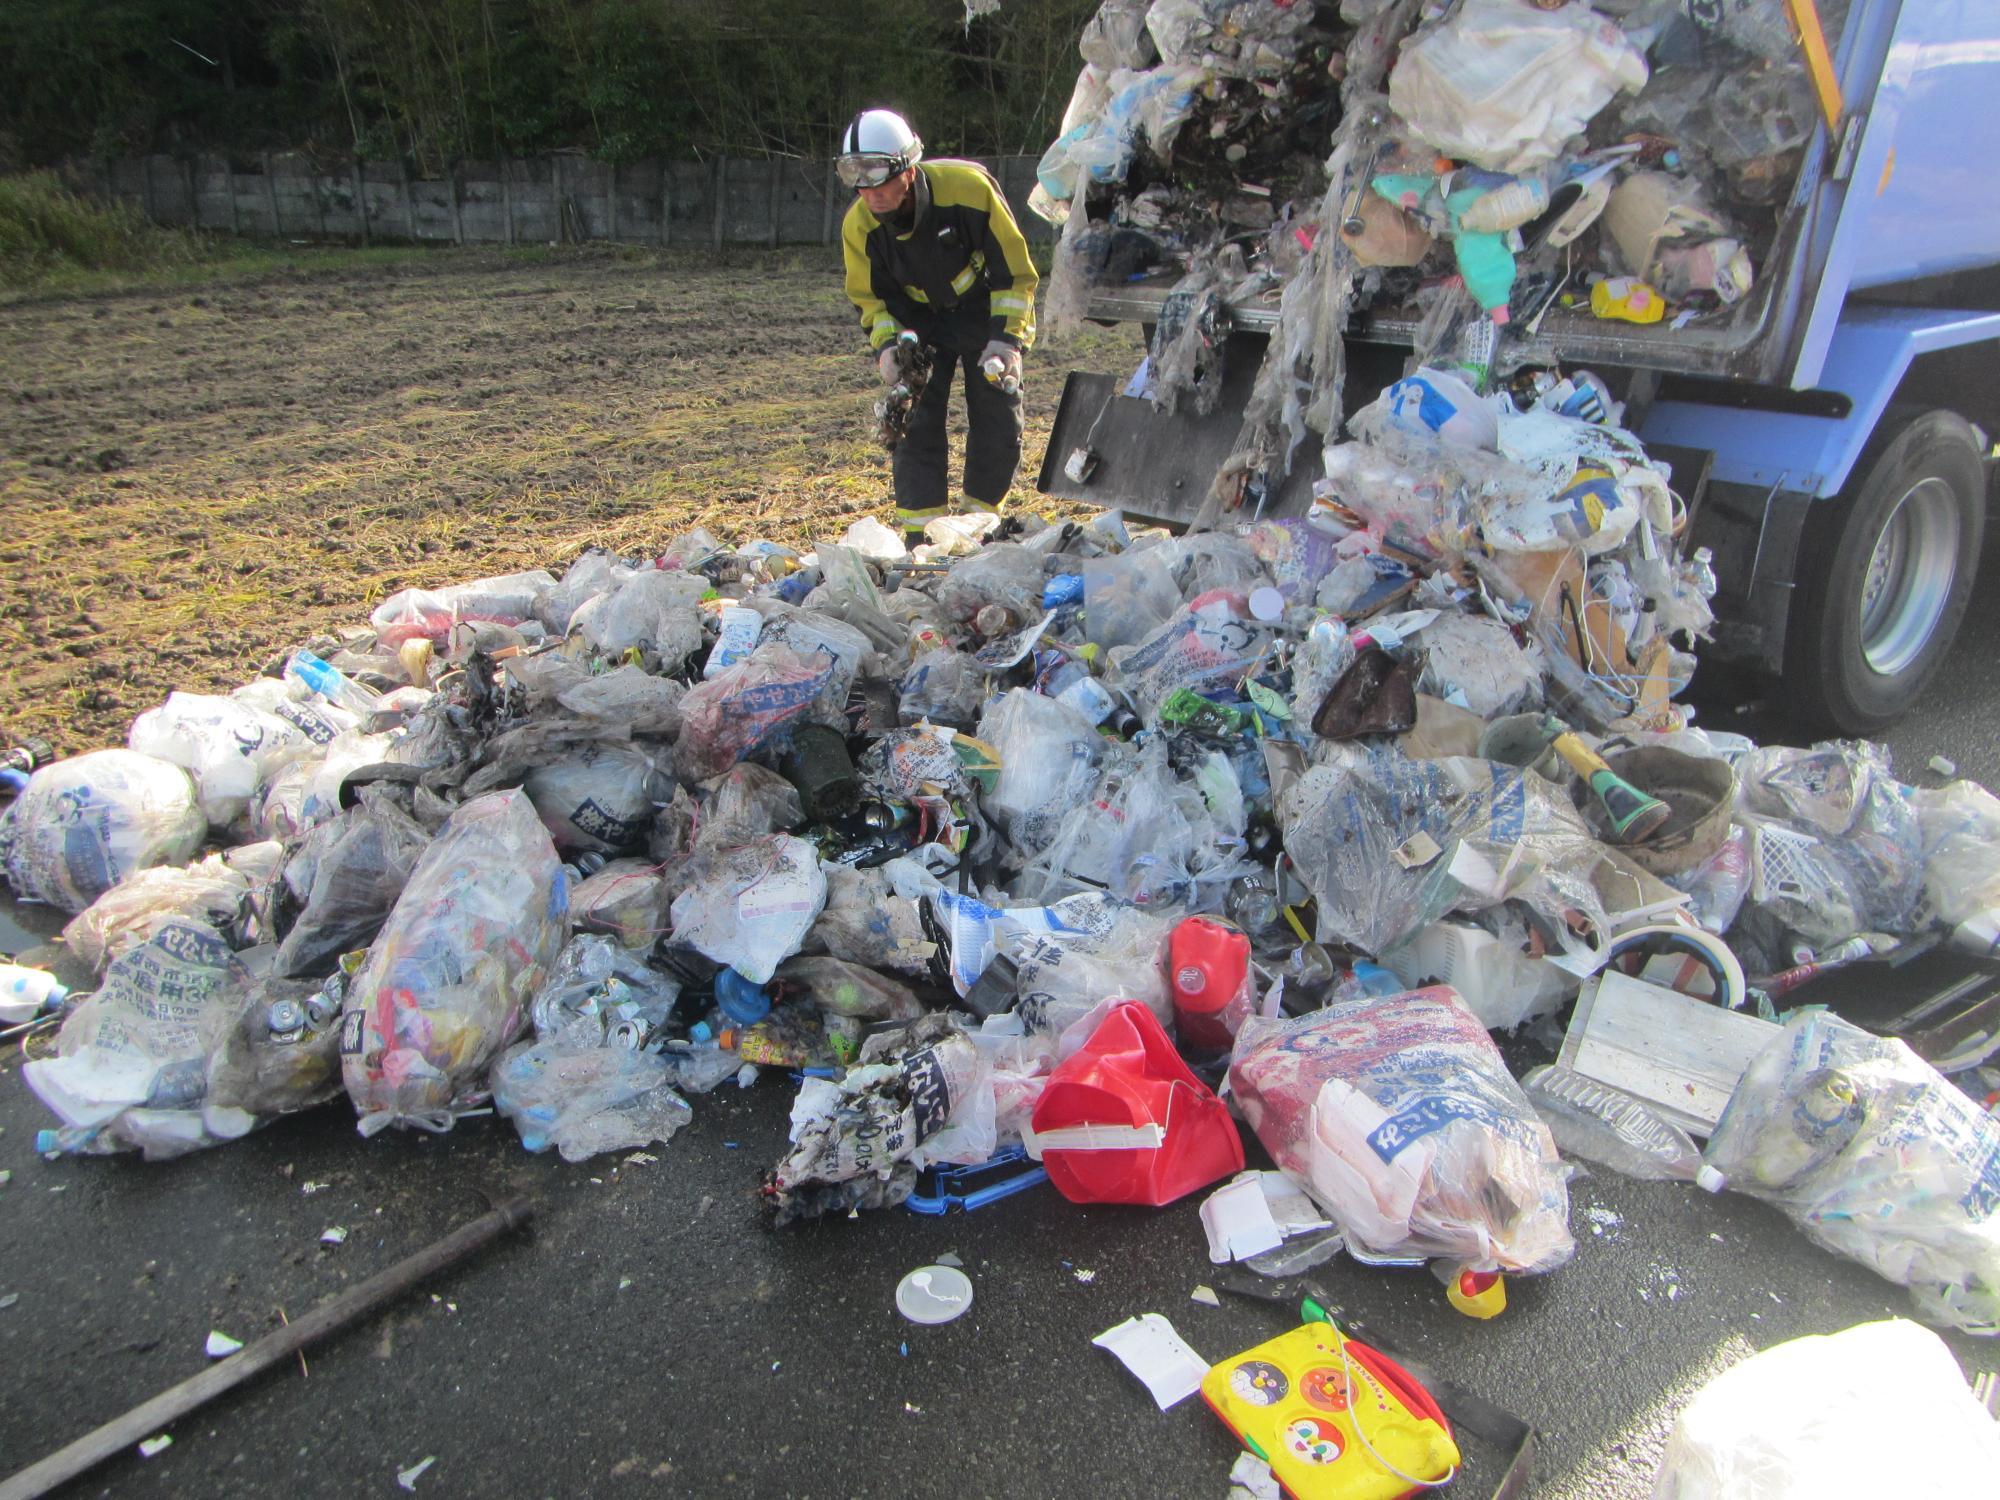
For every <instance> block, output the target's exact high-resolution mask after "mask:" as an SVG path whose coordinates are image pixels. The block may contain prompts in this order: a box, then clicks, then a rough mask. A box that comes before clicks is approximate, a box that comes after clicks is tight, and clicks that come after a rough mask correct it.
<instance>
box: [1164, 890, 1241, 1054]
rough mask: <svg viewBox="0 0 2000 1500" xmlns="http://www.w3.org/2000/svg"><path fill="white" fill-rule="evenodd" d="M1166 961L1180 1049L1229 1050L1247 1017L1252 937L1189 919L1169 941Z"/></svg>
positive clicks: (1209, 921) (1220, 924)
mask: <svg viewBox="0 0 2000 1500" xmlns="http://www.w3.org/2000/svg"><path fill="white" fill-rule="evenodd" d="M1167 963H1168V973H1167V977H1168V982H1169V987H1170V988H1171V989H1172V991H1173V997H1174V1020H1175V1022H1176V1023H1177V1024H1178V1026H1179V1028H1180V1038H1181V1043H1182V1045H1184V1046H1188V1047H1193V1048H1199V1049H1206V1048H1211V1047H1227V1046H1228V1045H1229V1043H1230V1041H1231V1039H1233V1038H1234V1037H1235V1035H1236V1031H1237V1028H1238V1027H1240V1026H1241V1025H1242V1024H1243V1018H1244V1016H1246V1015H1248V1014H1249V1009H1250V1007H1249V1003H1248V990H1249V978H1250V939H1249V938H1248V937H1247V936H1246V935H1245V934H1244V933H1243V932H1242V931H1240V930H1239V929H1237V928H1235V927H1231V926H1230V925H1229V924H1228V923H1226V922H1218V921H1216V920H1215V919H1214V918H1213V917H1189V918H1187V919H1186V920H1185V921H1184V922H1182V923H1181V924H1180V925H1179V926H1178V927H1176V928H1175V929H1174V930H1173V935H1172V936H1171V937H1169V938H1168V939H1167ZM1239 995H1242V996H1244V997H1245V998H1244V1003H1243V1004H1242V1005H1240V1006H1238V1007H1236V1008H1235V1009H1234V1011H1233V1012H1232V1011H1231V1007H1230V1002H1231V1001H1232V1000H1235V999H1236V998H1237V997H1238V996H1239Z"/></svg>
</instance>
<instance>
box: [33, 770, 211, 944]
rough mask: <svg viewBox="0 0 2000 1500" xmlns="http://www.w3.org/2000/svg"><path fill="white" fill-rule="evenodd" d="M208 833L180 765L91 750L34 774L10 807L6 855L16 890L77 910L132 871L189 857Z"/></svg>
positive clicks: (188, 858) (67, 910) (178, 863)
mask: <svg viewBox="0 0 2000 1500" xmlns="http://www.w3.org/2000/svg"><path fill="white" fill-rule="evenodd" d="M207 833H208V819H207V818H205V817H203V816H202V814H201V809H200V808H199V807H197V806H196V805H195V791H194V782H193V781H191V780H190V779H189V777H188V774H187V772H185V771H183V770H182V769H181V768H180V767H179V766H175V765H169V764H168V763H167V762H166V761H163V760H156V759H155V758H154V757H152V756H150V755H141V754H139V753H138V752H137V751H133V750H94V751H92V752H91V753H90V754H88V755H79V756H77V757H76V758H75V759H74V760H59V761H57V762H55V763H54V764H53V765H48V766H44V767H42V769H41V770H39V771H37V772H35V774H34V775H32V776H30V777H29V778H28V785H27V787H26V789H25V790H24V791H22V793H21V794H20V796H18V797H16V798H15V799H14V801H13V803H12V804H11V805H10V806H9V808H8V810H7V814H6V819H5V832H4V835H0V845H4V855H3V856H0V859H3V860H4V865H5V869H6V875H7V883H8V884H9V885H11V886H13V888H14V890H15V892H16V893H17V894H19V895H21V896H25V897H27V898H28V899H29V900H31V901H46V902H48V903H49V904H50V905H51V906H59V907H61V908H62V909H63V910H64V911H66V912H70V913H72V914H74V913H76V912H80V911H82V910H83V909H84V908H85V907H86V906H88V905H90V903H91V902H93V901H95V900H96V899H97V898H98V897H99V896H101V895H103V894H104V893H105V892H106V891H108V890H110V889H111V887H112V886H114V885H116V884H117V883H118V882H119V881H121V880H123V879H124V878H125V877H126V876H127V875H130V874H131V873H132V872H133V871H135V870H143V869H146V868H148V867H149V866H152V865H182V864H186V863H187V862H188V860H190V859H192V858H193V857H194V852H195V850H197V849H199V848H200V847H201V841H202V839H203V837H204V836H205V835H206V834H207Z"/></svg>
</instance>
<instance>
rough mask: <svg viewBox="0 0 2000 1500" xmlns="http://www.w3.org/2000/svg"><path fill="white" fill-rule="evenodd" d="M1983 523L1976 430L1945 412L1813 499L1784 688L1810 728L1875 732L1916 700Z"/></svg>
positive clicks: (1961, 593) (1950, 623) (1945, 633)
mask: <svg viewBox="0 0 2000 1500" xmlns="http://www.w3.org/2000/svg"><path fill="white" fill-rule="evenodd" d="M1822 512H1823V518H1822ZM1985 523H1986V469H1985V464H1984V462H1983V456H1982V445H1981V442H1980V438H1979V433H1978V430H1977V429H1976V428H1974V427H1973V425H1972V424H1971V423H1970V422H1967V421H1966V420H1965V419H1964V418H1963V417H1961V416H1959V415H1958V414H1957V413H1955V412H1948V411H1932V412H1926V413H1924V414H1923V415H1922V416H1920V417H1918V418H1916V419H1915V420H1914V421H1912V422H1911V423H1909V425H1908V426H1906V427H1904V428H1903V430H1902V431H1901V432H1899V433H1897V434H1896V436H1895V437H1894V438H1893V439H1892V440H1891V441H1890V442H1889V444H1888V446H1887V447H1886V448H1884V449H1882V450H1881V452H1880V454H1879V455H1878V456H1877V457H1876V459H1875V462H1874V463H1873V465H1871V466H1870V468H1869V469H1868V472H1867V474H1866V476H1865V477H1864V478H1862V479H1861V480H1860V481H1859V483H1855V482H1852V481H1850V483H1849V485H1848V487H1847V490H1846V491H1845V492H1844V493H1843V494H1842V495H1841V496H1840V497H1839V498H1838V499H1836V500H1833V501H1831V502H1829V503H1827V504H1826V505H1825V506H1823V507H1816V508H1815V513H1814V515H1813V517H1812V518H1811V520H1809V522H1808V529H1807V533H1806V537H1805V546H1804V549H1803V553H1802V556H1801V557H1800V566H1799V574H1798V577H1799V586H1798V590H1797V592H1796V594H1795V595H1794V598H1793V604H1792V616H1791V620H1790V622H1789V625H1788V628H1787V630H1786V638H1787V646H1786V652H1785V696H1786V698H1787V700H1788V701H1789V702H1790V704H1791V706H1792V708H1793V709H1794V711H1795V712H1796V713H1797V714H1798V715H1799V716H1800V717H1802V718H1803V719H1805V720H1806V721H1808V723H1809V725H1810V727H1811V728H1813V729H1815V730H1836V731H1838V732H1840V733H1843V734H1852V735H1868V734H1876V733H1879V732H1880V731H1882V730H1884V729H1886V728H1888V727H1889V726H1890V725H1891V724H1893V723H1895V722H1896V721H1897V720H1898V719H1900V718H1901V717H1902V716H1903V715H1904V714H1905V713H1907V712H1908V711H1909V709H1910V706H1911V705H1912V704H1914V703H1915V702H1916V701H1917V698H1918V696H1919V695H1920V694H1922V692H1923V690H1924V688H1925V686H1926V685H1928V684H1929V682H1930V680H1931V678H1932V677H1933V676H1934V675H1935V674H1936V672H1937V669H1938V668H1939V666H1941V665H1942V664H1943V662H1944V658H1945V655H1946V653H1947V652H1949V651H1950V650H1951V643H1952V638H1953V637H1954V636H1955V635H1957V633H1958V625H1959V621H1960V619H1961V618H1963V616H1964V614H1965V607H1966V604H1967V602H1968V601H1969V600H1970V599H1971V597H1972V583H1973V575H1974V573H1975V571H1976V570H1977V567H1978V562H1979V545H1980V540H1981V537H1982V535H1983V533H1984V531H1985Z"/></svg>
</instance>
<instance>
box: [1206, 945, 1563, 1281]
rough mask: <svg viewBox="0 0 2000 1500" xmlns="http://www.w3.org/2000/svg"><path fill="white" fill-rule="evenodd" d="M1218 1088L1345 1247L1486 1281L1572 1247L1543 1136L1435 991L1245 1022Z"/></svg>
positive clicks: (1451, 1003) (1462, 1018)
mask: <svg viewBox="0 0 2000 1500" xmlns="http://www.w3.org/2000/svg"><path fill="white" fill-rule="evenodd" d="M1229 1088H1230V1092H1231V1094H1232V1096H1233V1097H1234V1098H1235V1100H1236V1103H1237V1106H1238V1108H1239V1109H1241V1111H1242V1113H1243V1118H1244V1119H1245V1120H1247V1121H1248V1122H1249V1123H1250V1127H1251V1128H1252V1129H1253V1130H1255V1131H1256V1132H1257V1137H1258V1139H1259V1140H1261V1141H1262V1142H1263V1143H1264V1147H1265V1149H1266V1150H1268V1151H1269V1152H1270V1153H1271V1157H1272V1160H1274V1161H1276V1162H1277V1164H1278V1165H1279V1166H1280V1167H1282V1168H1283V1169H1284V1170H1285V1171H1287V1172H1289V1173H1291V1174H1292V1176H1293V1177H1295V1178H1297V1179H1298V1180H1299V1181H1301V1182H1303V1183H1304V1184H1305V1185H1306V1187H1307V1189H1308V1190H1309V1191H1310V1192H1311V1193H1312V1195H1313V1197H1314V1198H1315V1199H1317V1200H1318V1202H1319V1203H1320V1204H1321V1206H1322V1207H1324V1208H1325V1209H1326V1210H1327V1212H1328V1213H1329V1214H1330V1215H1331V1216H1332V1217H1333V1219H1334V1220H1335V1222H1337V1223H1338V1224H1339V1225H1340V1227H1341V1229H1342V1230H1343V1231H1344V1232H1345V1233H1346V1235H1347V1237H1348V1239H1349V1240H1350V1241H1351V1242H1357V1243H1359V1244H1362V1245H1364V1246H1366V1247H1368V1248H1369V1249H1371V1250H1374V1251H1377V1252H1379V1253H1382V1254H1409V1255H1424V1256H1442V1257H1446V1258H1448V1259H1450V1260H1452V1261H1453V1262H1455V1263H1459V1264H1463V1265H1465V1266H1467V1267H1469V1268H1471V1269H1474V1270H1488V1271H1490V1270H1500V1271H1514V1272H1535V1271H1552V1270H1554V1269H1555V1268H1556V1267H1557V1266H1560V1265H1562V1264H1563V1263H1564V1262H1565V1261H1567V1260H1568V1259H1569V1258H1570V1256H1571V1255H1572V1254H1573V1253H1574V1252H1575V1249H1576V1243H1575V1241H1573V1240H1572V1239H1571V1238H1570V1234H1569V1188H1568V1186H1567V1183H1566V1180H1565V1174H1564V1169H1563V1165H1562V1159H1561V1157H1559V1156H1558V1155H1557V1154H1556V1145H1555V1141H1554V1139H1553V1138H1552V1137H1551V1136H1550V1135H1549V1131H1548V1127H1547V1126H1545V1125H1544V1124H1542V1122H1541V1120H1540V1119H1539V1118H1538V1117H1537V1116H1536V1114H1535V1111H1534V1109H1533V1107H1532V1106H1531V1105H1530V1104H1529V1103H1528V1100H1527V1097H1526V1096H1525V1095H1524V1094H1522V1092H1521V1089H1520V1086H1519V1085H1518V1084H1516V1083H1515V1082H1514V1079H1513V1077H1512V1075H1511V1074H1509V1073H1508V1071H1507V1065H1506V1063H1505V1062H1504V1061H1502V1059H1501V1057H1500V1052H1499V1049H1498V1048H1497V1047H1495V1046H1494V1045H1493V1039H1492V1038H1491V1037H1489V1036H1488V1035H1487V1034H1486V1028H1485V1027H1483V1026H1481V1025H1480V1024H1479V1019H1478V1017H1476V1016H1474V1015H1473V1014H1472V1012H1471V1011H1469V1010H1467V1009H1466V1007H1465V1005H1464V1003H1463V1002H1462V1001H1461V1000H1460V999H1459V998H1458V996H1457V995H1456V994H1455V993H1454V992H1453V991H1452V990H1451V989H1450V988H1449V987H1448V986H1444V985H1439V986H1437V987H1435V988H1432V989H1427V990H1414V991H1411V992H1410V993H1408V994H1402V995H1390V996H1387V997H1385V998H1381V999H1366V1000H1354V1001H1349V1002H1347V1003H1345V1004H1337V1005H1333V1006H1329V1007H1328V1008H1327V1009H1325V1010H1322V1011H1318V1012H1316V1013H1314V1014H1311V1015H1307V1016H1302V1017H1300V1018H1298V1019H1297V1020H1275V1021H1267V1020H1264V1019H1263V1018H1261V1017H1256V1016H1252V1017H1251V1018H1249V1019H1248V1020H1246V1021H1245V1022H1244V1023H1243V1029H1242V1030H1241V1031H1240V1032H1238V1033H1237V1037H1236V1049H1235V1052H1234V1054H1233V1055H1232V1057H1231V1059H1230V1064H1229Z"/></svg>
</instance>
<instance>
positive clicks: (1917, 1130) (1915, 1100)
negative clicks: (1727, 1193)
mask: <svg viewBox="0 0 2000 1500" xmlns="http://www.w3.org/2000/svg"><path fill="white" fill-rule="evenodd" d="M1702 1162H1703V1165H1702V1175H1701V1178H1700V1181H1701V1184H1702V1186H1703V1187H1706V1188H1708V1189H1709V1191H1711V1192H1719V1191H1721V1190H1722V1188H1724V1187H1729V1188H1733V1189H1735V1190H1736V1191H1737V1192H1742V1193H1748V1194H1750V1195H1751V1196H1752V1197H1754V1198H1761V1199H1763V1200H1764V1201H1765V1202H1766V1203H1770V1204H1772V1205H1774V1206H1775V1207H1777V1208H1780V1209H1782V1210H1784V1212H1785V1213H1786V1214H1787V1215H1788V1216H1789V1217H1790V1218H1791V1220H1792V1222H1793V1223H1795V1224H1797V1225H1798V1226H1799V1228H1801V1229H1802V1230H1804V1231H1805V1234H1806V1237H1807V1238H1808V1239H1810V1240H1812V1241H1813V1242H1814V1243H1816V1244H1819V1245H1823V1246H1825V1247H1826V1248H1827V1249H1829V1250H1834V1251H1837V1252H1839V1253H1840V1254H1842V1255H1846V1256H1849V1257H1851V1258H1853V1259H1855V1260H1858V1261H1860V1262H1861V1263H1862V1264H1863V1265H1865V1266H1867V1267H1869V1268H1870V1269H1872V1270H1874V1271H1875V1272H1877V1273H1878V1274H1879V1275H1882V1276H1885V1277H1887V1278H1888V1279H1889V1280H1891V1281H1894V1282H1897V1283H1900V1284H1901V1285H1903V1286H1907V1287H1908V1288H1909V1289H1910V1295H1911V1297H1912V1298H1913V1299H1914V1300H1915V1302H1916V1304H1917V1308H1918V1310H1919V1311H1920V1312H1921V1313H1922V1314H1923V1315H1924V1317H1926V1318H1928V1319H1930V1320H1932V1321H1935V1322H1945V1323H1951V1324H1955V1325H1956V1326H1958V1327H1960V1328H1963V1329H1966V1330H1967V1331H1968V1332H1974V1333H1996V1332H2000V1119H1995V1118H1994V1117H1993V1116H1992V1115H1989V1114H1987V1113H1985V1112H1984V1111H1983V1110H1981V1109H1980V1108H1979V1106H1978V1105H1977V1104H1975V1103H1974V1102H1973V1101H1972V1100H1970V1099H1968V1098H1967V1097H1966V1096H1965V1095H1964V1094H1962V1093H1960V1092H1959V1091H1958V1090H1957V1089H1955V1088H1953V1087H1952V1086H1951V1084H1950V1083H1949V1082H1947V1081H1946V1080H1945V1078H1944V1077H1943V1076H1942V1075H1941V1074H1940V1073H1938V1071H1937V1070H1936V1069H1935V1068H1933V1067H1932V1066H1931V1065H1930V1064H1929V1063H1927V1062H1925V1061H1924V1060H1923V1059H1922V1058H1920V1057H1918V1056H1917V1055H1916V1053H1914V1052H1912V1051H1911V1050H1910V1049H1909V1046H1908V1045H1907V1044H1906V1043H1904V1042H1902V1041H1900V1040H1897V1039H1894V1038H1887V1037H1877V1036H1871V1035H1870V1034H1869V1033H1867V1032H1865V1031H1863V1030H1861V1029H1860V1028H1859V1027H1857V1026H1853V1025H1850V1024H1849V1023H1848V1022H1846V1021H1843V1020H1841V1019H1840V1018H1839V1017H1838V1016H1836V1015H1833V1014H1831V1013H1830V1012H1827V1011H1819V1010H1810V1011H1795V1012H1793V1013H1792V1016H1791V1018H1790V1019H1789V1020H1788V1021H1787V1022H1786V1023H1785V1029H1784V1031H1783V1033H1782V1034H1781V1035H1779V1036H1776V1037H1774V1038H1773V1039H1772V1040H1771V1042H1770V1044H1769V1045H1768V1046H1766V1047H1765V1048H1764V1050H1763V1051H1762V1052H1760V1053H1758V1054H1757V1057H1756V1058H1755V1060H1754V1061H1752V1062H1751V1064H1750V1066H1749V1068H1748V1069H1747V1070H1746V1071H1745V1072H1744V1074H1743V1077H1742V1079H1741V1080H1740V1081H1739V1082H1738V1083H1737V1085H1736V1091H1735V1093H1733V1094H1731V1095H1730V1098H1729V1106H1728V1108H1727V1109H1725V1110H1724V1111H1723V1114H1722V1119H1721V1121H1720V1122H1719V1123H1718V1124H1717V1125H1716V1127H1715V1134H1714V1135H1712V1136H1711V1137H1709V1142H1708V1149H1707V1151H1706V1152H1705V1153H1703V1158H1702Z"/></svg>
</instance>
